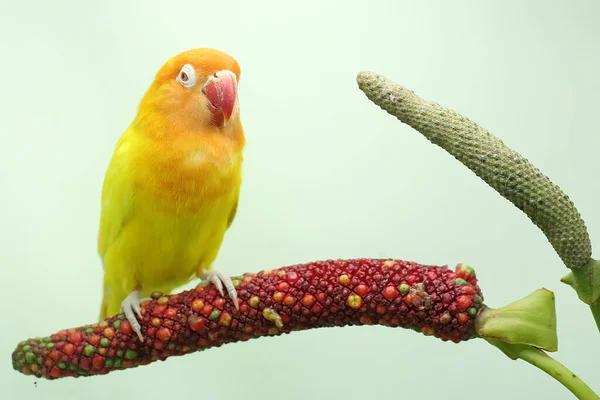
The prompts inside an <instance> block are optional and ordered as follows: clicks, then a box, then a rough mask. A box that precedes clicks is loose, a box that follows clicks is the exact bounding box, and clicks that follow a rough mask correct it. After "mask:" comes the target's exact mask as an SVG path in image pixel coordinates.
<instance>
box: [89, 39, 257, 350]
mask: <svg viewBox="0 0 600 400" xmlns="http://www.w3.org/2000/svg"><path fill="white" fill-rule="evenodd" d="M239 79H240V66H239V64H238V62H237V61H236V60H235V59H234V58H233V57H231V56H230V55H228V54H226V53H224V52H222V51H219V50H216V49H210V48H199V49H193V50H189V51H185V52H183V53H181V54H178V55H176V56H174V57H171V58H170V59H168V60H167V62H166V63H165V64H164V65H163V66H162V67H161V68H160V70H159V71H158V72H157V74H156V76H155V79H154V81H153V82H152V84H151V85H150V87H149V89H148V90H147V91H146V93H145V95H144V96H143V97H142V100H141V102H140V104H139V107H138V110H137V114H136V116H135V118H134V119H133V121H132V122H131V123H130V125H129V127H128V128H127V129H126V130H125V132H124V133H123V134H122V136H121V138H120V139H119V140H118V142H117V144H116V146H115V149H114V152H113V155H112V158H111V161H110V164H109V166H108V168H107V171H106V175H105V178H104V183H103V186H102V207H101V213H100V229H99V234H98V253H99V254H100V258H101V259H102V265H103V269H104V280H103V296H102V305H101V308H100V320H103V319H105V318H106V317H107V316H112V315H116V314H118V313H119V312H121V313H123V314H124V315H125V317H126V318H127V320H128V321H129V322H130V324H131V327H132V329H133V331H134V332H135V333H136V334H137V336H138V337H139V339H140V340H141V341H143V336H142V334H141V327H140V324H139V322H138V320H137V319H136V315H137V317H139V318H140V319H141V317H142V316H141V311H140V303H141V302H143V301H144V300H145V299H147V298H148V296H150V294H151V293H152V292H155V291H160V292H163V293H170V292H171V291H172V290H173V289H175V288H176V287H178V286H181V285H183V284H185V283H187V282H190V281H191V280H193V279H196V278H199V279H200V280H201V282H206V283H212V284H214V285H215V286H216V287H217V289H218V291H219V292H220V294H221V296H223V297H225V296H224V294H223V288H225V290H226V291H227V294H228V297H229V298H230V299H231V301H232V302H233V304H234V306H235V307H236V308H238V298H237V293H236V290H235V287H234V285H233V283H232V281H231V279H230V278H229V276H228V275H226V274H224V273H223V272H220V271H218V270H215V269H213V267H212V265H213V262H214V261H215V259H216V257H217V254H218V252H219V249H220V247H221V244H222V242H223V239H224V236H225V233H226V231H227V230H228V229H229V227H230V226H231V224H232V222H233V220H234V218H235V216H236V211H237V207H238V199H239V195H240V187H241V182H242V178H241V175H242V174H241V167H242V161H243V149H244V145H245V140H246V139H245V136H244V130H243V128H242V123H241V121H240V112H239V101H238V82H239Z"/></svg>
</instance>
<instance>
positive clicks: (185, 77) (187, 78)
mask: <svg viewBox="0 0 600 400" xmlns="http://www.w3.org/2000/svg"><path fill="white" fill-rule="evenodd" d="M239 79H240V66H239V64H238V62H237V61H236V60H235V59H234V58H233V57H231V56H230V55H228V54H226V53H224V52H222V51H219V50H216V49H210V48H199V49H193V50H188V51H185V52H183V53H180V54H178V55H176V56H174V57H172V58H170V59H169V60H167V62H166V63H165V64H164V65H163V66H162V68H161V69H160V70H159V71H158V73H157V74H156V77H155V79H154V82H153V83H152V85H151V86H150V88H149V89H148V91H147V92H146V94H145V96H144V98H143V99H142V101H141V103H140V107H139V112H138V119H139V122H140V123H144V124H145V125H150V127H151V128H155V129H149V131H154V132H156V134H157V135H160V134H161V132H164V131H165V130H167V131H169V132H173V131H175V132H186V133H188V134H190V133H191V134H193V133H194V132H214V131H221V133H226V132H229V131H231V128H234V130H235V125H236V123H239V105H238V96H237V92H238V82H239ZM215 133H216V132H215ZM232 133H235V132H232Z"/></svg>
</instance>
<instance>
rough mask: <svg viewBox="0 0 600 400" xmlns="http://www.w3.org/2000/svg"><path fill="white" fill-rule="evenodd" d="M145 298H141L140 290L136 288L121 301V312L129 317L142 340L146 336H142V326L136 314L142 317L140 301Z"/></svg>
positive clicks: (128, 319)
mask: <svg viewBox="0 0 600 400" xmlns="http://www.w3.org/2000/svg"><path fill="white" fill-rule="evenodd" d="M144 300H145V299H140V292H139V291H138V290H134V291H133V292H131V293H130V294H129V296H127V297H126V298H125V300H123V302H122V303H121V312H122V313H123V314H125V318H127V321H129V324H130V325H131V329H132V330H133V331H134V332H135V333H136V334H137V336H138V338H139V339H140V342H143V341H144V337H143V336H142V327H141V326H140V323H139V322H138V320H137V319H136V318H135V316H136V315H137V316H138V318H139V319H142V310H141V307H140V303H142V302H143V301H144Z"/></svg>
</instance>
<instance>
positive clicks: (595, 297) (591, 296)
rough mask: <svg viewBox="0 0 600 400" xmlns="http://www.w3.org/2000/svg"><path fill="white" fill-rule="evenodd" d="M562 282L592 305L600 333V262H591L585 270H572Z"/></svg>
mask: <svg viewBox="0 0 600 400" xmlns="http://www.w3.org/2000/svg"><path fill="white" fill-rule="evenodd" d="M561 282H563V283H566V284H567V285H569V286H571V287H572V288H573V289H575V291H576V292H577V296H579V299H580V300H581V301H583V302H584V303H586V304H589V305H590V309H591V311H592V315H593V316H594V320H595V321H596V326H597V327H598V330H599V331H600V261H598V260H591V261H590V262H589V263H588V264H587V265H586V266H584V267H583V268H579V269H573V270H571V272H569V273H568V274H567V275H565V276H564V277H563V278H562V279H561Z"/></svg>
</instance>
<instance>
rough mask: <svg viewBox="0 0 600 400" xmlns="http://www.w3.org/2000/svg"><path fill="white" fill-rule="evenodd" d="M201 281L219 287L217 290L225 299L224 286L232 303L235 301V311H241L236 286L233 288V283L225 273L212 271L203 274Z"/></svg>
mask: <svg viewBox="0 0 600 400" xmlns="http://www.w3.org/2000/svg"><path fill="white" fill-rule="evenodd" d="M200 279H201V280H202V281H203V282H209V283H212V284H213V285H215V286H216V287H217V290H218V291H219V293H220V294H221V296H223V297H225V294H224V293H223V286H225V290H227V294H228V295H229V297H230V298H231V301H233V305H234V306H235V309H236V310H239V309H240V306H239V303H238V295H237V290H235V286H233V282H232V281H231V278H230V277H229V276H228V275H227V274H225V273H224V272H221V271H214V270H212V271H208V272H204V273H202V275H200Z"/></svg>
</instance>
